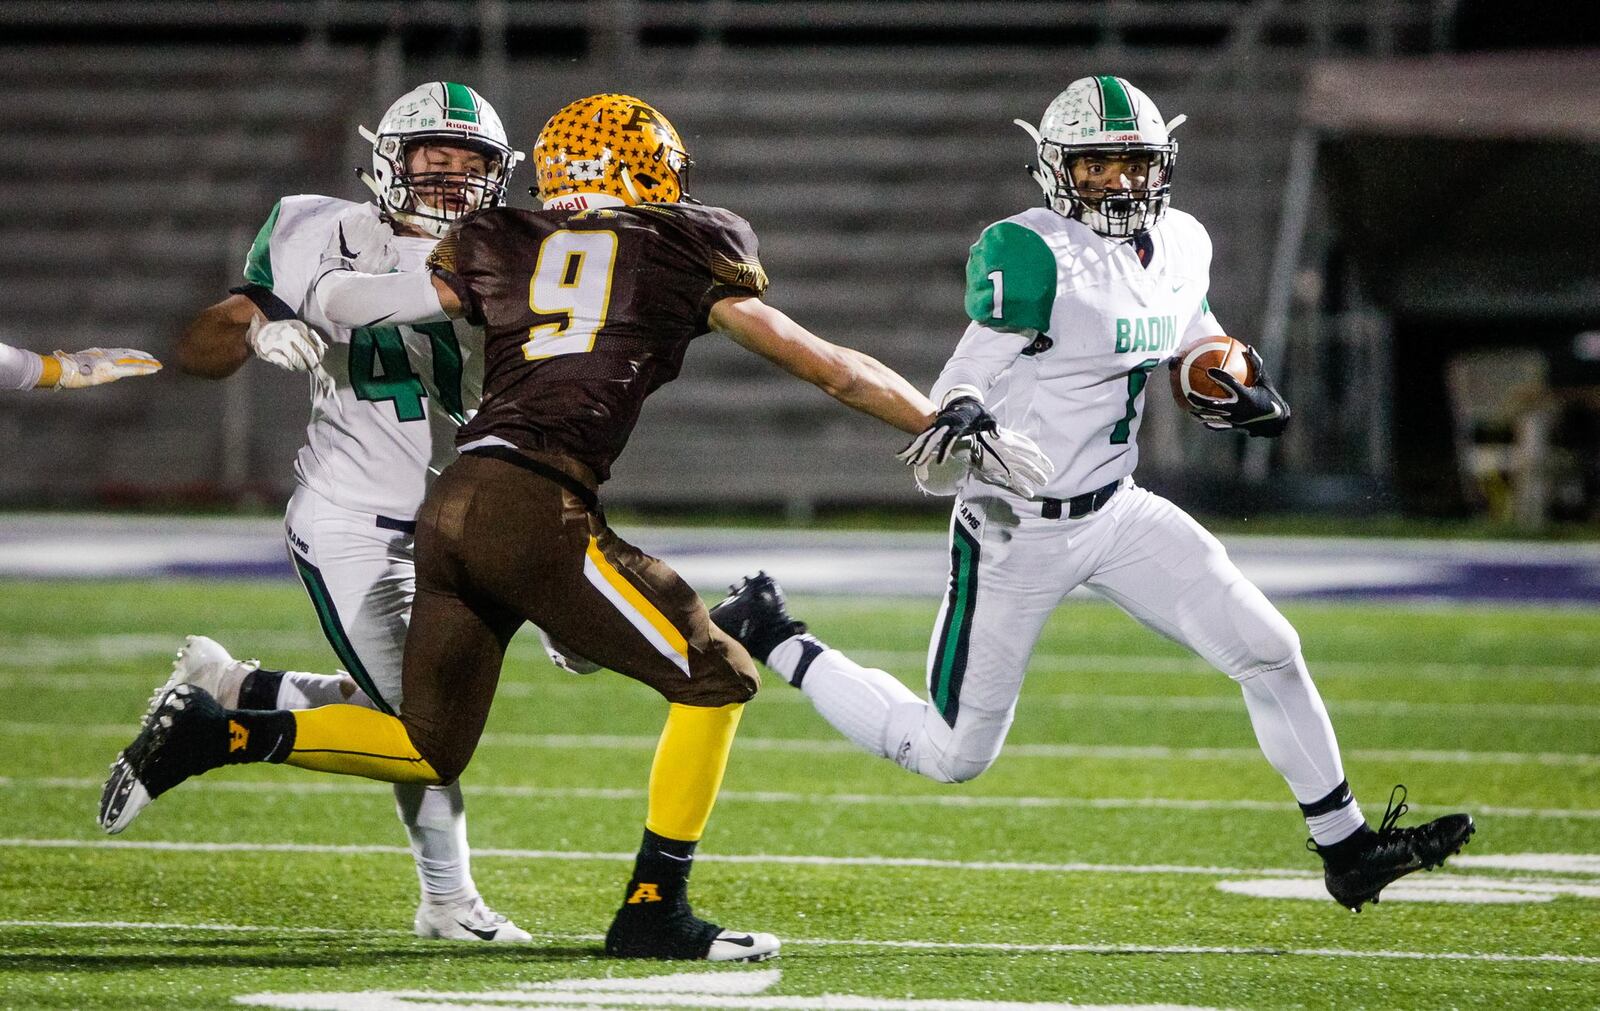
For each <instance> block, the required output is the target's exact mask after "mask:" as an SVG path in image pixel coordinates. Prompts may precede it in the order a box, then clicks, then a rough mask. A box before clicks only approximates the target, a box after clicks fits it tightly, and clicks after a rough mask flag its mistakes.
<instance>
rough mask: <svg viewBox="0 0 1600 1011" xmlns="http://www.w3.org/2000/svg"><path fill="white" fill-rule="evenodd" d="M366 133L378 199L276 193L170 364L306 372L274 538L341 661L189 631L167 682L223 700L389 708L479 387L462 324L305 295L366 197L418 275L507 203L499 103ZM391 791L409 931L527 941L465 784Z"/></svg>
mask: <svg viewBox="0 0 1600 1011" xmlns="http://www.w3.org/2000/svg"><path fill="white" fill-rule="evenodd" d="M360 129H361V135H362V136H363V137H364V138H365V139H366V140H367V141H368V142H369V143H370V144H371V145H372V163H371V164H372V168H371V172H370V173H368V172H366V171H363V172H362V173H361V176H362V179H363V181H364V182H365V183H366V184H367V185H368V187H369V188H370V189H371V190H372V192H373V194H374V196H375V197H376V200H377V205H376V206H374V205H373V204H356V203H353V202H351V201H349V200H341V199H338V198H336V197H324V196H311V195H300V196H290V197H284V198H283V199H282V200H280V201H278V203H277V205H276V206H275V207H273V209H272V213H271V214H270V215H269V216H268V217H267V221H266V224H264V225H262V227H261V230H260V233H259V234H258V235H257V236H256V239H255V243H254V244H253V245H252V246H251V247H250V251H249V254H248V256H247V257H246V258H245V265H244V279H243V280H244V283H243V284H241V285H240V286H239V287H237V288H234V289H233V290H232V294H231V295H230V297H229V298H227V299H225V300H223V301H222V302H219V303H217V304H216V305H213V306H211V307H209V308H207V309H205V310H203V311H202V312H201V313H200V314H199V315H198V316H196V317H195V319H194V321H193V322H192V323H190V324H189V327H188V328H187V329H186V330H185V332H184V334H183V337H182V338H181V339H180V341H179V343H178V365H179V367H180V368H182V369H183V370H184V371H186V372H189V373H191V374H194V375H200V376H205V377H208V378H212V379H221V378H225V377H227V376H230V375H232V374H233V373H234V372H236V371H238V369H239V368H240V367H241V366H242V365H244V363H245V362H247V361H249V359H250V357H251V355H252V354H254V355H255V356H256V357H259V358H261V359H262V360H263V361H267V362H270V363H272V364H273V365H276V366H279V367H280V368H284V369H288V370H290V371H306V372H309V373H310V380H311V381H310V384H309V385H310V391H311V421H310V423H309V424H308V425H307V426H306V444H305V445H304V446H303V447H302V448H301V449H300V452H299V455H298V456H297V458H296V460H295V491H294V495H293V497H291V498H290V499H289V505H288V509H287V510H286V514H285V517H284V539H285V541H286V542H287V545H288V549H289V557H290V559H292V560H293V562H294V567H295V572H296V573H297V574H298V576H299V578H300V582H301V585H302V586H303V587H304V588H305V591H306V594H307V596H308V597H309V598H310V599H311V604H312V607H313V608H314V609H315V611H316V615H317V621H318V623H319V625H320V626H321V628H322V631H323V634H324V635H325V636H326V637H327V639H328V642H329V644H330V645H331V646H332V647H333V651H334V653H335V655H337V656H338V657H339V660H340V663H341V664H342V665H343V666H344V668H345V669H346V670H347V671H348V672H349V675H348V676H347V677H339V676H329V675H323V674H314V673H307V672H302V671H278V670H271V669H266V668H262V667H261V666H260V664H259V663H257V662H255V661H248V662H240V661H235V660H234V659H233V658H232V657H231V656H229V655H228V653H227V651H226V650H225V649H223V647H222V646H221V645H219V644H218V643H216V642H214V641H212V640H210V639H207V638H205V637H203V636H191V637H190V638H189V641H188V642H187V643H186V644H185V645H184V647H183V649H182V650H180V651H179V653H178V660H177V663H175V664H174V670H173V677H172V682H171V683H173V684H175V683H179V682H190V683H194V684H198V685H200V686H202V687H204V688H206V689H207V690H208V691H210V692H213V693H215V694H216V695H217V696H218V697H219V698H221V699H222V700H223V701H224V702H225V703H226V704H227V705H230V706H236V707H240V708H246V709H280V708H282V709H304V708H311V707H314V706H321V705H327V704H329V703H334V702H346V701H348V702H351V703H353V704H357V705H367V706H372V707H375V708H377V709H379V710H381V711H383V712H395V711H397V710H398V709H399V708H400V707H401V705H402V703H403V702H404V701H405V693H404V692H403V690H402V684H401V678H400V658H401V654H402V651H403V648H404V645H405V637H406V626H407V624H408V622H409V619H410V615H411V602H412V597H413V596H414V594H415V588H416V573H415V558H414V547H413V538H414V534H415V530H416V513H417V509H418V508H419V507H420V506H421V504H422V497H423V493H424V492H425V491H426V489H427V486H428V483H429V481H430V480H431V479H432V475H433V474H435V473H437V472H438V471H439V470H441V469H442V468H443V467H444V466H445V465H446V464H448V463H449V462H450V461H451V460H453V459H454V458H455V434H456V429H457V427H458V426H459V425H460V424H461V422H462V421H463V420H464V419H465V415H466V414H467V413H469V412H470V411H471V410H472V409H473V408H475V407H476V406H477V403H478V400H479V397H480V389H481V385H482V377H483V355H482V350H481V345H479V344H476V343H475V340H476V338H475V336H474V334H473V333H472V331H471V328H470V327H468V326H467V325H466V324H464V323H461V324H453V323H451V322H449V321H447V320H440V321H435V322H429V323H419V324H416V325H410V324H403V323H395V322H393V321H383V320H376V319H374V320H373V321H372V322H368V320H365V319H363V320H360V321H359V323H358V325H347V324H344V323H340V322H336V321H334V320H333V319H331V318H329V316H328V315H327V314H326V313H325V312H323V311H322V309H321V307H320V306H319V305H318V303H317V300H316V299H314V298H313V297H312V290H313V287H314V285H315V283H316V280H317V277H318V275H319V273H320V271H321V266H322V260H323V253H324V249H325V247H329V246H331V247H333V248H334V249H335V250H336V251H337V250H339V249H341V248H343V247H342V246H341V244H342V243H344V242H346V241H347V240H346V238H345V237H344V236H343V235H342V234H341V231H340V229H341V222H340V215H342V214H346V213H349V212H351V211H352V210H356V209H358V208H365V209H366V210H367V212H368V215H369V216H368V217H366V218H364V219H363V221H362V223H363V224H364V225H365V226H366V227H367V229H368V230H369V231H381V233H382V234H383V235H384V237H385V238H386V239H389V240H390V241H388V242H386V243H382V244H377V245H375V246H373V248H371V250H370V251H369V253H368V256H367V259H366V260H365V261H364V262H363V266H365V267H366V268H367V269H369V270H373V271H375V272H378V271H383V270H387V269H389V268H390V267H393V266H398V267H400V268H401V269H408V270H416V269H419V268H420V267H421V266H422V263H423V261H424V259H426V258H427V256H428V254H429V253H430V252H432V251H433V248H434V246H435V245H436V244H437V242H438V239H439V237H440V236H442V235H443V234H444V233H445V231H446V230H447V229H448V228H449V227H450V225H451V224H452V223H453V222H454V221H456V220H457V219H458V218H460V217H462V216H464V215H466V214H470V213H472V212H473V211H476V210H479V209H481V208H486V207H494V206H497V205H499V204H500V203H501V201H502V200H503V199H504V196H505V187H506V183H507V181H508V179H509V178H510V176H511V172H512V169H513V168H514V167H515V166H516V164H517V162H518V161H519V160H520V159H521V157H522V155H521V153H520V152H516V151H513V150H512V149H511V147H510V145H509V144H508V143H507V141H506V134H505V129H504V127H503V126H502V125H501V123H500V117H499V115H498V114H497V113H496V112H495V110H494V108H493V107H492V106H491V105H490V104H489V103H488V102H486V101H484V100H483V98H482V96H480V95H479V94H478V93H477V92H476V91H474V90H473V89H471V88H469V87H467V86H466V85H462V84H456V83H454V82H449V81H435V82H432V83H429V84H424V85H421V86H420V87H417V88H414V89H412V90H411V91H409V92H407V93H406V94H404V95H402V96H400V98H399V99H397V100H396V101H395V102H394V103H393V104H392V105H390V107H389V109H388V111H387V112H385V113H384V115H383V118H382V119H381V120H379V122H378V129H377V132H376V133H373V132H371V131H368V130H367V129H366V128H365V127H362V128H360ZM380 211H381V214H382V216H383V221H382V222H380V221H379V213H380ZM347 227H348V226H347ZM391 229H392V232H391ZM324 338H326V339H324ZM170 686H171V684H169V687H170ZM394 794H395V810H396V812H397V813H398V815H399V817H400V821H401V824H403V825H404V826H405V829H406V834H407V835H408V836H409V838H410V842H411V852H412V856H413V858H414V859H415V862H416V867H417V877H418V880H419V883H420V886H421V891H422V896H421V901H420V902H419V904H418V906H417V913H416V918H415V920H414V923H413V928H414V929H415V931H416V933H417V934H418V935H419V936H421V937H428V938H444V939H448V940H460V941H478V940H484V941H527V940H529V939H530V937H529V935H528V933H527V932H526V931H524V930H522V929H521V928H519V927H518V926H517V925H516V924H515V923H512V922H511V921H510V920H508V919H507V918H506V917H505V916H503V915H501V914H499V913H497V912H495V911H494V910H493V909H491V908H490V907H489V906H488V905H486V904H485V903H484V901H483V899H482V898H481V897H480V896H479V894H478V888H477V885H476V884H475V883H474V882H473V879H472V872H471V866H470V862H471V855H470V852H469V850H468V846H467V827H466V812H465V808H464V800H463V798H462V794H461V787H460V785H459V784H457V783H450V784H448V785H438V786H430V785H424V784H420V783H396V784H395V788H394ZM123 827H124V825H123V824H117V823H111V824H108V825H106V828H107V830H108V831H112V832H117V831H121V829H122V828H123Z"/></svg>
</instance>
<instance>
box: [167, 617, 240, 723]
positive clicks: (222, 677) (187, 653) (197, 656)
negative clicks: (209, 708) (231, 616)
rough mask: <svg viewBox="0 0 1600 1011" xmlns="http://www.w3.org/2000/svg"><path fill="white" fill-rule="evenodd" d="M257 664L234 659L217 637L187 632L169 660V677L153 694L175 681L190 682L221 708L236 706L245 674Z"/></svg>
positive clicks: (237, 706)
mask: <svg viewBox="0 0 1600 1011" xmlns="http://www.w3.org/2000/svg"><path fill="white" fill-rule="evenodd" d="M260 668H261V661H260V660H235V659H234V658H233V657H232V656H231V655H229V653H228V651H227V650H226V649H223V648H222V643H220V642H218V641H217V640H215V639H210V638H207V637H206V636H203V635H191V636H189V637H187V638H186V639H184V641H183V648H182V649H180V650H178V658H177V659H176V660H174V661H173V662H172V677H170V678H168V679H167V683H166V684H165V685H163V686H162V687H161V688H159V689H157V690H156V696H157V697H159V696H160V694H161V693H162V692H163V691H166V690H167V689H168V688H175V687H177V686H178V685H194V686H195V687H197V688H200V689H202V690H203V691H205V692H206V693H207V694H209V695H211V696H212V697H213V698H215V699H216V700H217V701H218V702H220V703H222V707H223V708H224V709H238V708H239V687H240V686H241V685H242V684H244V679H245V676H246V675H248V674H251V673H253V672H255V671H257V670H259V669H260ZM152 701H154V700H153V699H152Z"/></svg>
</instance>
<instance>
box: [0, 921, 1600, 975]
mask: <svg viewBox="0 0 1600 1011" xmlns="http://www.w3.org/2000/svg"><path fill="white" fill-rule="evenodd" d="M7 927H24V928H39V929H46V930H171V931H210V932H222V933H261V934H311V935H329V934H335V935H338V936H341V937H347V936H350V935H351V934H358V935H363V936H386V937H410V936H411V931H409V930H373V929H349V928H333V927H280V926H263V925H256V924H242V923H160V922H150V921H134V920H127V921H125V920H74V921H60V920H0V928H7ZM534 936H535V937H536V938H537V939H538V940H541V941H554V942H572V941H583V942H589V943H595V942H598V941H600V940H601V935H599V934H578V933H574V934H557V933H543V932H541V933H537V934H535V935H534ZM783 943H784V944H785V945H786V946H787V945H795V946H800V945H804V946H807V947H817V948H889V949H900V950H909V951H951V952H959V951H974V952H985V951H990V952H997V953H1007V954H1052V955H1054V954H1060V955H1238V956H1251V955H1265V956H1270V957H1282V956H1285V955H1290V956H1296V957H1301V958H1352V959H1362V958H1376V959H1407V960H1415V961H1426V960H1429V959H1444V960H1447V961H1452V962H1551V963H1558V964H1561V963H1564V964H1569V965H1600V956H1597V955H1565V954H1559V953H1556V952H1538V953H1532V954H1520V953H1515V952H1502V951H1395V950H1388V949H1379V950H1375V951H1360V950H1358V949H1355V948H1279V947H1252V946H1243V945H1188V944H1048V943H1043V944H1019V943H1014V942H1004V941H992V942H986V941H916V940H888V939H878V938H821V937H785V938H784V939H783Z"/></svg>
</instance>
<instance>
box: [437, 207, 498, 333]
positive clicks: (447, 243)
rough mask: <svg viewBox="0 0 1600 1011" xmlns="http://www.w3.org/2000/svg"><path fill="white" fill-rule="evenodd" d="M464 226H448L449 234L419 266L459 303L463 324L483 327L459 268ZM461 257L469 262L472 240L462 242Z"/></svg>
mask: <svg viewBox="0 0 1600 1011" xmlns="http://www.w3.org/2000/svg"><path fill="white" fill-rule="evenodd" d="M465 228H466V225H465V223H460V224H456V225H452V226H451V228H450V231H448V232H446V233H445V236H444V238H442V239H440V240H439V244H438V245H436V246H434V247H433V251H432V252H431V253H429V254H428V259H427V261H426V262H425V263H424V264H423V265H424V266H425V267H426V268H427V269H428V270H429V271H431V272H432V273H433V276H434V277H437V278H438V279H439V280H441V281H443V282H444V283H445V284H446V285H447V286H448V287H449V288H450V290H451V291H453V292H455V294H456V298H458V299H460V300H461V307H462V309H463V310H465V316H466V319H467V322H469V323H471V324H473V325H474V326H482V325H483V310H482V307H481V305H480V304H479V300H478V295H477V293H476V292H474V291H473V290H472V283H471V281H470V280H469V279H468V272H467V271H466V270H465V269H464V267H463V259H462V254H463V236H462V233H463V231H464V230H465ZM465 241H466V247H465V253H466V254H467V257H468V259H469V260H470V258H471V254H472V251H473V250H472V238H471V237H470V236H469V237H467V238H466V240H465Z"/></svg>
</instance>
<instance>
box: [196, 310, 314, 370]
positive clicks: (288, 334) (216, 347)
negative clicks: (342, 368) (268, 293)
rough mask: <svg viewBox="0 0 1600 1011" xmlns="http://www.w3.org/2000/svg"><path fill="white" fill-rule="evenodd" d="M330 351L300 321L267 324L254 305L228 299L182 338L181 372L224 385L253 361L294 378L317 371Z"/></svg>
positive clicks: (206, 313)
mask: <svg viewBox="0 0 1600 1011" xmlns="http://www.w3.org/2000/svg"><path fill="white" fill-rule="evenodd" d="M327 349H328V346H327V344H326V343H325V342H324V341H323V339H322V335H321V334H318V333H317V332H316V331H315V330H313V329H311V328H310V327H309V326H307V325H306V324H305V323H304V322H302V321H301V320H298V319H281V320H273V321H272V322H268V321H267V320H266V318H265V317H264V316H262V315H261V310H260V309H258V308H257V307H256V303H255V302H253V301H252V300H251V299H250V298H248V297H246V296H244V295H229V296H228V297H227V298H226V299H224V300H223V301H221V302H218V303H217V304H216V305H213V306H209V307H207V308H205V309H202V310H201V311H200V314H199V315H197V316H196V317H195V318H194V319H193V320H192V321H190V323H189V325H188V326H187V327H186V328H185V329H184V331H183V336H181V337H179V338H178V368H179V369H181V370H182V371H184V372H187V373H188V374H189V375H191V376H200V377H201V378H203V379H226V378H228V377H229V376H231V375H233V374H234V373H235V372H237V371H239V368H240V366H242V365H243V364H244V363H245V362H247V361H249V360H250V356H251V355H254V356H256V357H257V358H260V359H261V360H262V361H264V362H266V363H268V364H269V365H276V366H277V367H278V368H280V369H286V370H288V371H290V372H304V371H306V370H308V369H314V368H316V367H317V363H318V362H320V361H322V355H323V352H325V351H327Z"/></svg>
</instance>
